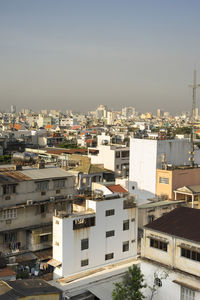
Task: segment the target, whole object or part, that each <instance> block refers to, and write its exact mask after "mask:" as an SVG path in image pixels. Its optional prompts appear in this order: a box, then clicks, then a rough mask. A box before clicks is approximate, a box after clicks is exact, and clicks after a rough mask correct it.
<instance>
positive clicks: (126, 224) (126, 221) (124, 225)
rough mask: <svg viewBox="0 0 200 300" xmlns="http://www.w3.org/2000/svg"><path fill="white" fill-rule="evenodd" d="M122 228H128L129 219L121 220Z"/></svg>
mask: <svg viewBox="0 0 200 300" xmlns="http://www.w3.org/2000/svg"><path fill="white" fill-rule="evenodd" d="M123 230H124V231H125V230H129V220H124V221H123Z"/></svg>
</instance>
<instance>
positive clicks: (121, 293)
mask: <svg viewBox="0 0 200 300" xmlns="http://www.w3.org/2000/svg"><path fill="white" fill-rule="evenodd" d="M144 287H146V284H144V275H143V274H142V273H141V270H140V268H139V267H138V266H137V265H133V266H132V267H130V268H128V271H127V272H126V274H125V275H124V276H123V278H122V282H117V283H115V288H114V290H113V292H112V298H113V300H142V299H144V295H143V294H142V292H141V289H142V288H144Z"/></svg>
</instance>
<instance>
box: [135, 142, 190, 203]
mask: <svg viewBox="0 0 200 300" xmlns="http://www.w3.org/2000/svg"><path fill="white" fill-rule="evenodd" d="M191 149H192V144H191V142H190V141H189V140H185V139H183V140H179V139H174V140H150V139H136V138H131V139H130V165H129V192H130V193H133V194H134V195H136V198H137V201H138V202H139V203H144V202H146V200H147V199H148V198H152V197H155V193H156V169H158V168H159V169H161V168H162V164H163V163H165V164H172V165H174V166H180V165H188V164H189V152H190V151H191Z"/></svg>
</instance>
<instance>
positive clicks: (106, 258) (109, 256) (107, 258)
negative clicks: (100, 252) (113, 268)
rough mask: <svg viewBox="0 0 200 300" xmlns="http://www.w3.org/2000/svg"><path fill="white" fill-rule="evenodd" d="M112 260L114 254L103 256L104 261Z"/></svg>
mask: <svg viewBox="0 0 200 300" xmlns="http://www.w3.org/2000/svg"><path fill="white" fill-rule="evenodd" d="M112 258H114V253H108V254H106V255H105V260H109V259H112Z"/></svg>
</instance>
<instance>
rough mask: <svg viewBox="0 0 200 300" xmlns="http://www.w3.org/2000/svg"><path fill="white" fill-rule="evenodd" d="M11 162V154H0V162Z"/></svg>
mask: <svg viewBox="0 0 200 300" xmlns="http://www.w3.org/2000/svg"><path fill="white" fill-rule="evenodd" d="M10 162H11V155H8V154H7V155H0V164H4V163H6V164H8V163H10Z"/></svg>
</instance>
